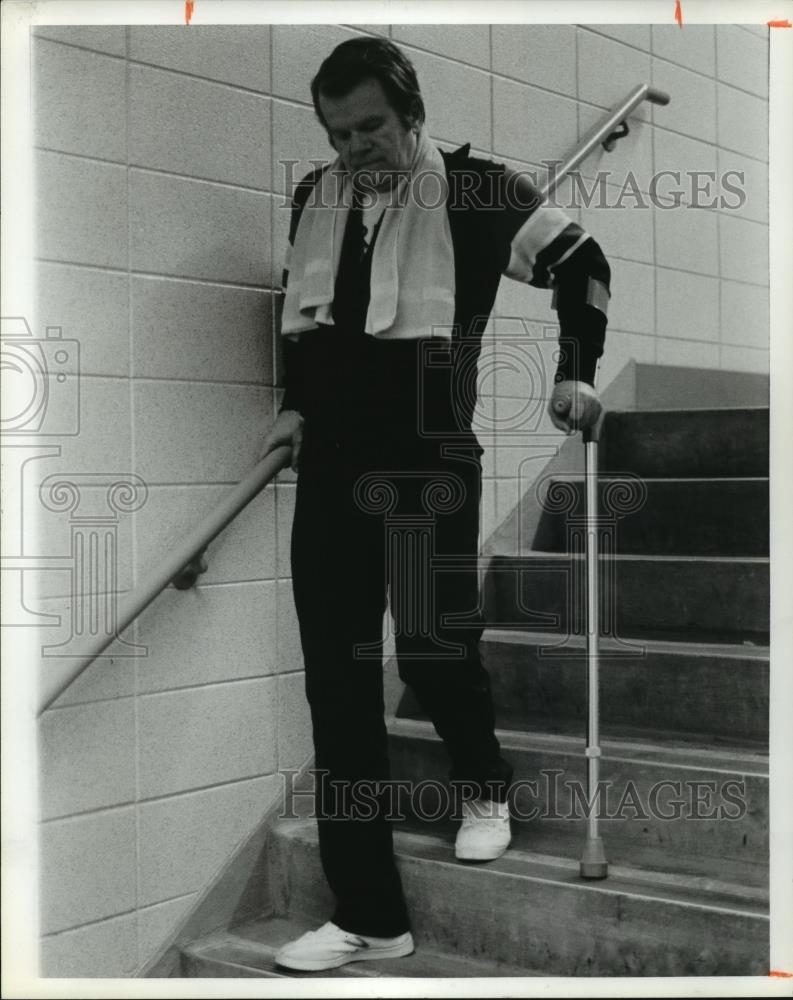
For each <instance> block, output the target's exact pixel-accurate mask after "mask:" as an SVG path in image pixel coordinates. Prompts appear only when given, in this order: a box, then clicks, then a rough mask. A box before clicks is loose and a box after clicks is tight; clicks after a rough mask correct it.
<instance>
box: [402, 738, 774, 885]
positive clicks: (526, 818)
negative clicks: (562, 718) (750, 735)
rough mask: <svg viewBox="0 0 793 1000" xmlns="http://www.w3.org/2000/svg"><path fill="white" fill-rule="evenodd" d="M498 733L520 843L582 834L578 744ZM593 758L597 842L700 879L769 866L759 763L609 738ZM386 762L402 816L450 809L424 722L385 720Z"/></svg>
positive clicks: (443, 757) (764, 768)
mask: <svg viewBox="0 0 793 1000" xmlns="http://www.w3.org/2000/svg"><path fill="white" fill-rule="evenodd" d="M496 735H497V737H498V740H499V743H500V745H501V749H502V753H503V755H504V757H505V758H506V759H507V760H509V761H510V763H511V764H512V765H513V767H514V775H513V782H512V792H511V802H512V814H513V816H514V817H516V819H517V820H518V824H517V825H518V827H520V821H521V819H522V821H523V822H524V823H525V824H526V832H527V835H533V833H534V831H535V830H542V831H550V832H553V831H564V832H565V833H571V834H572V835H579V836H582V835H583V831H584V827H585V815H586V807H585V799H586V767H585V758H584V752H583V751H584V746H585V740H584V739H583V737H581V736H578V737H572V736H565V735H558V734H549V733H538V732H532V733H520V732H515V731H510V730H505V729H498V730H497V731H496ZM601 750H602V759H601V768H600V781H601V802H602V808H601V813H600V814H601V816H602V817H603V822H602V827H603V836H604V838H605V837H608V838H609V841H610V842H611V843H612V844H614V845H615V849H616V846H617V845H620V844H626V843H630V844H635V845H639V846H646V847H649V848H653V849H655V848H660V849H664V850H666V851H667V852H669V853H670V854H675V853H680V854H685V855H689V856H690V858H691V859H694V858H696V857H702V858H704V859H705V861H704V862H703V863H704V864H705V868H703V871H704V870H707V864H708V863H709V860H708V859H709V858H712V857H714V856H718V857H719V858H720V859H723V860H725V859H728V860H730V861H736V862H739V863H746V864H747V865H749V866H756V865H761V866H766V865H767V863H768V757H767V755H765V754H760V753H752V752H750V751H743V752H729V751H725V750H713V749H710V748H707V747H699V748H693V747H691V746H689V745H685V744H680V745H675V744H674V743H672V742H669V743H667V744H664V745H659V744H654V743H652V742H648V741H640V740H634V741H628V740H616V739H603V740H602V741H601ZM389 756H390V760H391V775H392V779H393V780H394V781H395V782H403V783H407V784H406V785H405V788H406V789H407V791H406V792H405V793H404V795H406V796H407V797H408V798H407V799H405V797H404V796H403V799H402V802H403V803H407V804H405V805H403V810H402V811H403V812H404V813H405V814H406V815H409V814H417V813H423V815H424V816H425V817H427V818H429V819H438V818H444V817H446V816H448V815H449V811H450V810H454V809H456V808H457V807H458V803H457V802H456V800H455V797H454V791H453V790H451V789H450V788H449V784H448V776H449V761H448V756H447V753H446V748H445V747H444V746H443V744H442V742H441V740H440V738H439V737H438V735H437V734H436V732H435V729H434V727H433V726H432V724H431V723H430V722H427V721H424V720H417V719H392V720H390V722H389ZM518 832H519V833H520V832H521V831H520V829H518ZM688 863H689V862H687V864H688Z"/></svg>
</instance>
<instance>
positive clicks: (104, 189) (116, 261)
mask: <svg viewBox="0 0 793 1000" xmlns="http://www.w3.org/2000/svg"><path fill="white" fill-rule="evenodd" d="M35 197H36V222H35V225H36V256H37V257H38V258H39V259H40V260H62V261H65V262H67V263H70V264H96V265H98V266H99V267H115V268H126V267H127V262H128V255H127V172H126V169H125V168H124V167H121V166H116V165H115V164H111V163H92V162H91V161H90V160H83V159H75V158H73V157H70V156H64V155H62V154H61V153H46V152H39V153H37V154H36V180H35Z"/></svg>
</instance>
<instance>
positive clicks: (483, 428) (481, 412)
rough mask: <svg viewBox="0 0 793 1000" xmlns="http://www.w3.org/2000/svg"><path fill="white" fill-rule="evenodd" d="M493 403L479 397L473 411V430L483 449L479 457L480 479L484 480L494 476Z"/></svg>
mask: <svg viewBox="0 0 793 1000" xmlns="http://www.w3.org/2000/svg"><path fill="white" fill-rule="evenodd" d="M494 413H495V403H494V401H493V400H492V399H491V398H489V397H487V396H479V397H478V399H477V402H476V410H475V411H474V420H473V429H474V434H476V437H477V440H478V441H479V444H480V445H481V446H482V448H483V449H484V450H483V452H482V455H481V462H482V477H483V479H486V478H488V477H492V476H494V475H495V469H496V448H495V430H494V427H495V423H494V419H493V415H494Z"/></svg>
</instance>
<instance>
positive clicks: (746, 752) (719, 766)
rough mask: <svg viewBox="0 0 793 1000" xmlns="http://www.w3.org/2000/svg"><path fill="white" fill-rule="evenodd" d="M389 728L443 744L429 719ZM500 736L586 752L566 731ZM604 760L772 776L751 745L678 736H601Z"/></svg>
mask: <svg viewBox="0 0 793 1000" xmlns="http://www.w3.org/2000/svg"><path fill="white" fill-rule="evenodd" d="M388 730H389V732H390V733H392V734H394V735H400V736H407V737H414V738H419V739H423V740H431V741H432V742H437V743H440V742H441V739H440V737H439V736H438V734H437V733H436V732H435V727H434V726H433V725H432V723H431V722H430V721H429V720H425V719H403V718H393V719H390V720H389V722H388ZM495 732H496V737H497V738H498V741H499V743H500V744H501V746H502V748H503V749H505V750H534V749H542V750H552V751H554V752H556V753H559V754H569V755H571V756H575V757H580V756H582V754H583V748H584V738H583V736H582V735H577V736H576V735H570V734H566V733H544V732H536V731H533V732H520V731H518V730H514V729H502V728H497V729H496V731H495ZM600 747H601V750H602V758H601V759H602V760H604V761H608V760H609V759H612V760H614V759H620V760H634V761H636V762H638V763H644V764H647V763H655V764H666V765H668V766H674V767H681V768H691V769H695V770H718V771H728V772H729V773H731V774H735V773H740V774H743V775H752V776H755V777H760V778H767V777H768V754H767V753H766V752H763V751H761V750H752V749H748V748H737V749H726V748H722V747H719V748H714V747H713V746H712V745H710V744H708V745H701V746H696V745H692V744H691V743H689V742H687V741H685V740H680V739H679V738H676V739H674V740H672V739H670V740H669V742H668V744H665V745H659V744H658V743H657V742H655V741H654V740H652V739H640V738H637V737H631V738H630V739H626V738H619V737H610V738H608V739H601V741H600Z"/></svg>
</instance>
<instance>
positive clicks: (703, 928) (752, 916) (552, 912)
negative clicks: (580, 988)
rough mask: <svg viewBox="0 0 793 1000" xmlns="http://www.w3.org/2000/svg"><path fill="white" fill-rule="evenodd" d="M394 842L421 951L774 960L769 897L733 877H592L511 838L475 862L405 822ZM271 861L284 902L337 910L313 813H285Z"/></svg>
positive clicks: (644, 970)
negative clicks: (513, 845)
mask: <svg viewBox="0 0 793 1000" xmlns="http://www.w3.org/2000/svg"><path fill="white" fill-rule="evenodd" d="M394 844H395V851H396V854H397V859H398V864H399V868H400V873H401V876H402V881H403V885H404V887H405V892H406V896H407V899H408V900H409V906H410V912H411V920H412V925H413V934H414V938H415V940H416V944H417V948H418V949H419V951H420V952H422V953H425V952H426V951H429V952H431V953H432V952H436V953H437V952H441V953H443V954H446V955H448V954H451V955H454V956H465V957H466V958H470V959H473V960H475V961H477V962H486V963H487V964H488V966H489V967H490V968H491V969H493V968H496V969H497V968H498V966H499V965H500V964H501V963H505V964H506V963H508V964H509V966H510V967H511V968H514V967H515V965H518V966H519V967H520V968H521V969H526V970H531V971H533V972H534V973H536V974H545V975H561V976H620V975H634V976H638V975H641V976H680V975H714V974H719V975H766V974H767V972H768V952H769V934H768V913H767V907H766V904H765V902H763V901H761V900H759V899H751V898H748V897H747V894H746V892H745V891H744V890H741V889H740V888H735V889H733V888H732V887H730V886H729V885H728V884H726V883H719V884H718V885H715V886H710V887H708V886H707V885H706V884H705V883H703V882H702V881H701V880H696V879H695V880H693V881H691V882H690V883H687V882H686V880H685V879H680V878H675V877H670V876H667V875H664V874H662V873H661V874H659V873H653V872H647V871H641V870H635V869H631V868H629V867H626V866H618V865H614V864H612V866H611V869H610V873H609V878H608V879H606V880H604V881H600V882H587V881H585V880H582V879H581V878H580V877H579V875H578V864H577V862H575V861H572V860H569V859H565V858H559V857H548V856H545V855H540V854H533V853H531V852H526V851H522V850H513V849H510V850H509V851H508V852H507V853H506V854H505V855H504V856H503V857H502V858H500V859H498V860H497V861H493V862H489V863H488V864H485V865H481V864H480V865H476V864H465V863H462V862H458V861H456V860H455V859H454V857H453V854H452V853H451V852H450V850H449V845H448V844H447V843H445V842H444V840H443V839H442V838H440V837H437V836H432V835H424V834H419V833H415V832H408V831H405V830H397V831H396V832H395V836H394ZM269 863H270V878H271V887H272V891H273V899H274V907H275V912H278V913H283V914H288V916H289V917H290V919H295V920H300V921H301V922H303V921H305V922H308V923H309V924H312V925H313V926H317V925H318V924H321V923H323V922H324V921H325V920H327V919H328V914H329V913H330V912H331V907H332V897H331V895H330V890H329V889H327V887H326V885H325V883H324V878H323V875H322V871H321V865H320V860H319V852H318V849H317V835H316V828H315V823H314V821H313V820H310V819H309V820H293V821H281V822H279V823H278V824H277V825H276V826H275V827H274V829H273V837H272V840H271V843H270V856H269ZM401 961H402V960H400V962H401ZM405 961H406V962H407V961H409V959H406V960H405ZM372 964H374V963H372ZM401 967H402V966H401V964H400V969H401ZM347 968H351V967H350V966H348V967H347ZM397 974H401V972H400V973H397ZM491 974H496V975H497V974H499V973H498V972H495V973H491Z"/></svg>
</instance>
